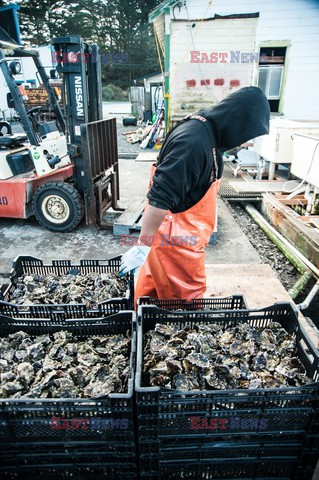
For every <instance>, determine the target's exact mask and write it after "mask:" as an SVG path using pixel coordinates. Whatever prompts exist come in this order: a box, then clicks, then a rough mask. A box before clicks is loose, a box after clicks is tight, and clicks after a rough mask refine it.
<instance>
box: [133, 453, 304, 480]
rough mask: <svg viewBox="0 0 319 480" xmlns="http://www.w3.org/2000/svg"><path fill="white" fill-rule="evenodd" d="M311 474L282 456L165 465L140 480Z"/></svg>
mask: <svg viewBox="0 0 319 480" xmlns="http://www.w3.org/2000/svg"><path fill="white" fill-rule="evenodd" d="M312 475H313V471H311V469H309V468H301V467H299V466H298V460H296V461H291V460H290V459H286V458H285V457H276V458H269V459H267V460H257V461H249V462H248V461H247V460H246V459H243V460H237V459H236V460H233V459H232V458H229V459H224V458H223V459H220V460H216V461H213V462H211V461H206V460H202V461H200V462H199V463H195V464H194V463H193V464H184V462H165V463H164V464H163V466H162V467H161V471H160V473H158V472H152V474H151V475H148V474H147V475H144V473H142V474H141V476H140V477H139V478H140V479H141V480H181V479H185V480H189V479H205V480H218V479H223V480H230V479H242V480H278V479H280V480H311V479H312Z"/></svg>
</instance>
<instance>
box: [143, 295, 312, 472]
mask: <svg viewBox="0 0 319 480" xmlns="http://www.w3.org/2000/svg"><path fill="white" fill-rule="evenodd" d="M297 315H298V313H297V311H296V309H295V307H294V306H293V305H292V304H290V303H278V304H275V305H273V306H271V307H268V308H265V309H261V310H233V311H211V312H208V311H202V312H199V311H196V312H194V311H192V312H172V311H168V310H162V309H159V308H157V307H154V306H147V305H146V306H141V307H139V318H140V323H139V325H138V326H137V329H138V347H137V368H136V381H135V390H136V397H137V418H138V436H139V452H140V458H141V477H142V478H153V473H152V472H154V471H155V472H156V475H157V476H155V477H154V479H155V478H162V477H161V474H162V472H163V475H164V476H163V478H171V477H170V476H168V477H166V476H165V475H166V473H167V472H168V471H169V470H167V472H166V470H165V468H164V463H162V462H161V461H160V458H161V455H162V453H163V448H164V447H163V444H164V442H165V441H168V442H169V444H170V445H171V446H172V448H173V447H174V445H176V444H177V443H178V441H180V440H181V439H184V440H185V442H188V446H192V447H195V449H196V447H199V448H201V446H202V445H203V444H204V443H205V442H212V444H213V443H214V444H215V445H216V442H217V441H218V440H221V439H222V438H224V439H227V438H228V440H233V439H234V438H236V437H238V438H239V437H242V436H243V435H244V436H245V435H246V436H251V435H254V436H255V437H256V441H258V437H261V436H264V435H269V436H270V437H274V436H280V435H283V434H287V435H296V436H297V437H295V438H297V441H300V440H299V439H298V435H314V436H315V438H318V436H319V383H318V380H319V352H318V350H316V348H315V346H314V345H313V344H312V342H311V340H310V339H309V337H308V335H307V333H306V332H305V331H304V329H303V328H302V326H301V325H300V323H299V322H298V316H297ZM271 321H275V322H278V323H280V324H281V325H282V326H283V328H285V329H286V330H287V332H288V333H290V334H292V333H295V335H296V341H297V347H298V354H299V358H300V360H301V361H302V363H303V364H304V366H305V368H306V370H307V374H308V375H309V376H310V378H312V379H313V380H314V381H313V382H312V383H311V384H309V385H305V386H303V387H298V388H297V387H291V388H272V389H266V388H265V389H254V390H252V389H251V390H250V389H249V390H248V389H239V390H205V391H195V390H192V391H189V392H184V391H183V392H181V391H177V390H173V389H169V388H161V387H144V386H142V367H143V342H144V339H143V335H144V334H145V333H146V332H148V331H149V330H151V329H153V328H154V327H155V325H156V323H170V324H175V325H177V326H178V327H180V328H182V327H184V326H185V325H190V326H192V325H193V324H199V323H208V322H210V323H212V322H217V323H219V322H220V323H222V325H224V326H227V325H228V326H234V325H236V324H237V323H238V322H249V323H250V324H251V325H254V326H258V327H265V328H266V327H267V325H268V324H269V323H270V322H271ZM194 417H200V418H201V419H208V420H209V419H211V418H215V419H216V421H217V422H218V423H219V424H220V423H221V422H222V421H224V422H225V419H226V420H227V424H228V425H229V424H231V423H232V422H234V421H239V422H240V428H238V429H236V428H235V429H233V430H229V429H228V430H225V429H222V428H220V429H219V428H217V429H191V428H190V427H191V419H194ZM238 419H239V420H238ZM251 420H252V421H253V422H254V423H253V431H252V423H251ZM247 421H248V423H247ZM256 421H257V427H256ZM260 421H263V422H265V421H266V426H265V423H262V424H261V423H260ZM249 422H250V423H249ZM221 424H222V423H221ZM224 424H225V423H224ZM261 425H262V427H261ZM291 441H292V440H291ZM247 448H248V447H247ZM305 449H306V447H304V450H303V451H302V452H301V454H305V451H306V450H305ZM315 451H316V455H317V457H318V452H319V450H318V445H317V446H316V450H315ZM181 455H182V456H183V454H181ZM196 458H197V462H195V463H196V465H197V467H195V466H194V465H193V466H190V467H189V469H190V470H189V471H185V478H191V475H192V468H196V469H197V470H196V475H199V474H200V475H206V474H207V477H206V476H203V478H215V477H214V475H215V476H216V478H246V477H245V476H242V477H241V476H238V477H236V476H234V477H232V476H231V474H229V475H230V476H229V475H228V473H227V472H228V470H227V469H225V473H224V476H222V475H223V474H222V470H220V471H219V473H218V471H217V470H218V469H219V466H216V468H217V470H216V468H215V466H214V468H213V467H212V472H213V473H212V476H210V471H211V470H210V468H211V467H210V460H208V459H206V460H205V462H206V463H207V466H205V468H204V470H202V463H201V456H200V455H199V456H198V457H196ZM228 458H229V457H228ZM282 461H284V460H280V461H278V464H279V463H282ZM163 462H164V460H163ZM178 462H179V463H180V465H183V464H184V461H183V460H180V459H179V460H178ZM192 462H193V463H194V458H193V459H192ZM205 462H204V463H205ZM169 463H173V461H172V462H169ZM292 463H293V464H294V465H295V466H296V465H297V466H298V461H297V460H296V461H291V462H290V463H289V462H288V463H287V469H288V470H289V469H290V468H291V464H292ZM260 466H261V461H260V463H259V467H260ZM162 467H163V468H164V469H162ZM187 468H188V467H187ZM245 468H246V466H245ZM247 468H248V470H249V469H250V468H251V469H252V471H253V472H255V470H256V468H257V467H254V468H253V466H252V465H249V466H247ZM292 470H294V469H292ZM165 472H166V473H165ZM183 472H184V470H183ZM194 475H195V474H194ZM227 475H228V476H227ZM243 475H244V474H243ZM251 475H254V473H252V474H251ZM246 476H247V478H263V477H262V475H261V476H257V477H254V476H252V477H251V476H250V473H249V472H247V475H246ZM265 477H267V475H266V473H265ZM172 478H177V477H172ZM183 478H184V477H183ZM194 478H196V476H195V477H194ZM197 478H201V477H197ZM274 478H276V476H275V475H274ZM277 478H282V477H281V476H280V475H279V474H278V477H277ZM283 478H286V477H283ZM287 478H295V477H287ZM296 478H299V477H296ZM305 478H306V477H305Z"/></svg>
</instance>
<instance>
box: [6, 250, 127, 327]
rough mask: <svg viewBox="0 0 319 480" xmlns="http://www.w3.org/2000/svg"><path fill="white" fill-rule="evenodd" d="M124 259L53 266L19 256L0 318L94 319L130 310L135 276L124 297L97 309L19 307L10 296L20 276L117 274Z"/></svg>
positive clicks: (54, 263)
mask: <svg viewBox="0 0 319 480" xmlns="http://www.w3.org/2000/svg"><path fill="white" fill-rule="evenodd" d="M120 262H121V256H118V257H114V258H111V259H109V260H81V261H80V262H79V264H73V263H72V262H71V261H70V260H53V261H52V264H51V265H49V264H44V263H43V261H42V260H40V259H39V258H35V257H30V256H25V255H20V256H19V257H17V258H16V259H15V260H14V262H13V266H12V270H11V277H10V279H11V283H10V284H9V285H7V287H6V288H5V289H3V290H4V291H2V293H1V292H0V315H1V314H2V315H6V316H8V317H11V318H50V319H52V320H53V319H58V320H61V319H63V318H65V319H68V318H70V319H72V318H95V317H102V316H106V315H113V314H114V313H117V312H119V311H121V310H130V309H132V308H133V302H134V276H133V275H131V274H130V275H128V289H127V291H126V296H125V297H124V298H111V299H108V300H105V301H104V302H101V303H100V304H99V305H98V307H97V308H91V309H88V308H87V307H86V305H85V304H77V305H70V304H59V305H53V304H44V305H16V304H14V303H10V302H9V299H10V295H11V293H12V292H13V291H14V289H15V285H16V282H17V279H18V277H21V276H22V275H23V274H30V275H31V274H38V275H48V274H54V275H66V274H67V273H68V272H69V271H70V270H73V269H77V270H79V271H80V272H81V273H84V274H86V273H92V272H94V273H110V272H112V273H115V272H118V271H119V268H120Z"/></svg>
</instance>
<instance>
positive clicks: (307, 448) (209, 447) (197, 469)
mask: <svg viewBox="0 0 319 480" xmlns="http://www.w3.org/2000/svg"><path fill="white" fill-rule="evenodd" d="M317 443H318V442H316V444H317ZM155 458H156V457H152V456H151V455H148V456H146V455H144V454H141V463H142V465H143V468H144V470H143V471H142V475H141V478H149V479H154V480H155V479H157V480H159V479H162V478H178V477H176V476H175V475H176V473H177V472H178V471H179V473H180V474H181V473H183V475H185V478H191V476H190V477H188V475H190V474H191V473H192V474H193V478H205V479H206V478H215V476H213V474H214V475H216V478H247V477H246V474H248V475H250V476H249V477H248V478H253V479H255V478H256V479H259V478H263V475H265V474H266V472H265V469H266V470H268V469H269V467H270V465H272V467H274V468H273V470H272V471H271V475H272V478H277V477H276V475H278V478H281V475H282V474H283V475H284V478H289V479H296V480H299V479H300V478H308V479H309V480H310V479H311V478H312V473H313V471H314V468H315V466H316V464H317V461H318V445H316V446H314V445H313V442H312V441H307V437H305V438H304V439H302V438H301V437H296V436H292V437H291V436H287V435H286V436H279V435H278V436H269V437H268V438H266V437H265V438H262V439H261V438H255V439H253V438H251V439H247V438H243V437H242V438H236V439H232V440H228V441H225V442H224V441H219V440H217V441H216V442H213V443H212V442H206V443H203V444H201V445H198V444H195V443H193V444H192V443H189V444H187V443H186V442H181V441H180V439H178V438H177V439H176V440H175V441H174V442H166V443H165V442H163V444H162V445H161V449H160V455H159V466H158V463H157V462H156V461H155ZM229 465H230V466H231V470H230V471H229V470H228V466H229ZM223 466H224V470H223ZM235 466H236V467H239V470H237V469H236V470H235V472H233V473H236V474H237V475H238V476H237V477H236V476H235V477H233V476H231V475H232V470H233V469H234V467H235ZM251 466H253V468H252V470H251V469H250V468H251ZM146 472H148V473H147V474H146ZM268 473H269V470H268ZM200 474H201V475H203V474H204V475H205V476H204V477H201V476H200ZM210 474H211V475H212V476H210ZM287 474H288V475H289V476H286V475H287ZM197 475H198V476H197ZM206 475H207V476H206ZM228 475H230V477H229V476H228ZM303 475H304V476H303ZM182 478H184V476H183V477H182ZM267 478H268V477H267Z"/></svg>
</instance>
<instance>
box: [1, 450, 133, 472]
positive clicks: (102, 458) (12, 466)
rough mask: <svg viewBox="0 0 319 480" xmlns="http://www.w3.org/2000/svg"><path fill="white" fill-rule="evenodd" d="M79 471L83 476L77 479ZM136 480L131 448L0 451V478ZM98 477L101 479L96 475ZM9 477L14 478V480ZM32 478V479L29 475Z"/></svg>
mask: <svg viewBox="0 0 319 480" xmlns="http://www.w3.org/2000/svg"><path fill="white" fill-rule="evenodd" d="M81 472H82V474H83V477H82V476H81ZM50 473H51V474H55V478H76V479H78V478H83V479H85V480H86V478H102V475H104V478H111V479H116V480H118V479H119V478H120V479H122V478H123V479H126V478H127V479H134V478H137V468H136V450H135V445H134V444H133V445H132V444H127V443H124V442H123V443H121V444H102V445H90V444H87V443H85V444H80V445H66V446H65V447H63V448H61V447H60V446H57V445H51V446H50V447H48V448H46V449H44V448H43V447H42V446H39V445H38V444H35V445H27V446H23V447H21V446H11V447H10V448H5V449H2V450H1V452H0V478H21V479H24V478H32V479H35V478H41V474H42V475H43V476H45V478H47V475H49V478H50ZM98 474H100V475H101V477H99V476H98ZM13 475H16V476H15V477H14V476H13ZM32 475H33V476H32Z"/></svg>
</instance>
